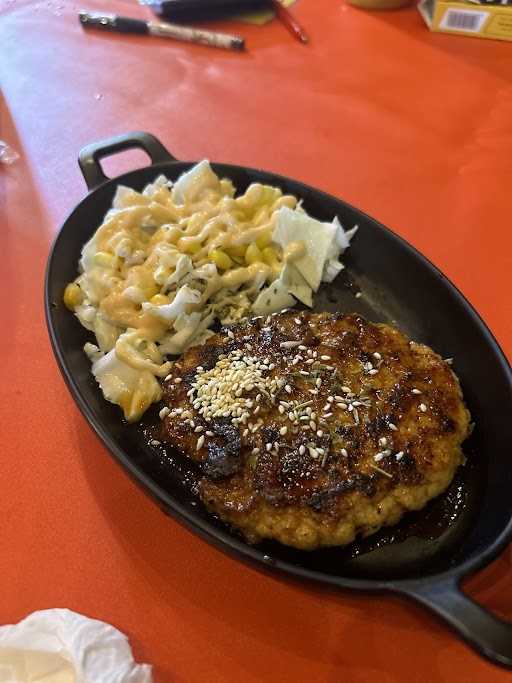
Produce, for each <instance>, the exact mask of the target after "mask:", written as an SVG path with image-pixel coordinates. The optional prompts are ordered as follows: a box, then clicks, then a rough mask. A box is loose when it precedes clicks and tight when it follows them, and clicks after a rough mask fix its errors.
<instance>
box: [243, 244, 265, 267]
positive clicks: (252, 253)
mask: <svg viewBox="0 0 512 683" xmlns="http://www.w3.org/2000/svg"><path fill="white" fill-rule="evenodd" d="M262 258H263V257H262V254H261V251H260V250H259V249H258V247H257V246H256V244H254V243H253V244H249V246H248V247H247V251H246V252H245V262H246V263H247V265H248V266H250V265H251V263H257V262H258V261H261V260H262Z"/></svg>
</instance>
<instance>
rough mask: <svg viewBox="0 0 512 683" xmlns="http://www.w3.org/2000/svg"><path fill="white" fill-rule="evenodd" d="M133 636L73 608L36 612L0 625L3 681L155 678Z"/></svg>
mask: <svg viewBox="0 0 512 683" xmlns="http://www.w3.org/2000/svg"><path fill="white" fill-rule="evenodd" d="M152 681H153V678H152V675H151V666H150V665H149V664H136V663H135V662H134V660H133V656H132V651H131V648H130V645H129V643H128V638H127V637H126V636H125V635H124V634H123V633H121V631H118V630H117V629H115V628H114V627H113V626H111V625H110V624H106V623H105V622H103V621H98V620H96V619H89V618H88V617H84V616H83V615H82V614H77V613H76V612H72V611H71V610H69V609H47V610H41V611H39V612H33V613H32V614H29V616H28V617H26V618H25V619H23V620H22V621H20V622H19V623H18V624H12V625H8V626H0V683H152Z"/></svg>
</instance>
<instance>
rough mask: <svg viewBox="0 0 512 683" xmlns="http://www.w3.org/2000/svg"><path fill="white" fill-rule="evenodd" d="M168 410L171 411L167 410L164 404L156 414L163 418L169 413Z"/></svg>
mask: <svg viewBox="0 0 512 683" xmlns="http://www.w3.org/2000/svg"><path fill="white" fill-rule="evenodd" d="M170 412H171V411H170V410H169V408H167V406H165V407H164V408H162V410H161V411H160V412H159V413H158V416H159V418H160V419H161V420H163V419H164V418H166V417H167V415H169V413H170Z"/></svg>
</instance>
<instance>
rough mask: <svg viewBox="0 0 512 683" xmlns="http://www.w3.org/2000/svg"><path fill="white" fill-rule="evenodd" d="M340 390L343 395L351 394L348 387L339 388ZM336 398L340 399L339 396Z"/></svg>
mask: <svg viewBox="0 0 512 683" xmlns="http://www.w3.org/2000/svg"><path fill="white" fill-rule="evenodd" d="M341 390H342V392H343V393H344V394H350V393H352V389H351V388H350V387H347V386H343V387H341ZM336 398H341V396H336Z"/></svg>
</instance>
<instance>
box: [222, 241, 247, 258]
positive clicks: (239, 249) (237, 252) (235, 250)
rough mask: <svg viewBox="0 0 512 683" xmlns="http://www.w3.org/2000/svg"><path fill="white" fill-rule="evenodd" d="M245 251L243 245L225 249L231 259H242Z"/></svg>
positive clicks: (245, 248)
mask: <svg viewBox="0 0 512 683" xmlns="http://www.w3.org/2000/svg"><path fill="white" fill-rule="evenodd" d="M246 250H247V247H246V245H245V244H240V245H238V246H236V247H228V248H227V249H226V251H227V253H228V254H229V255H230V256H231V257H233V256H234V257H235V258H243V257H244V256H245V252H246Z"/></svg>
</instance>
